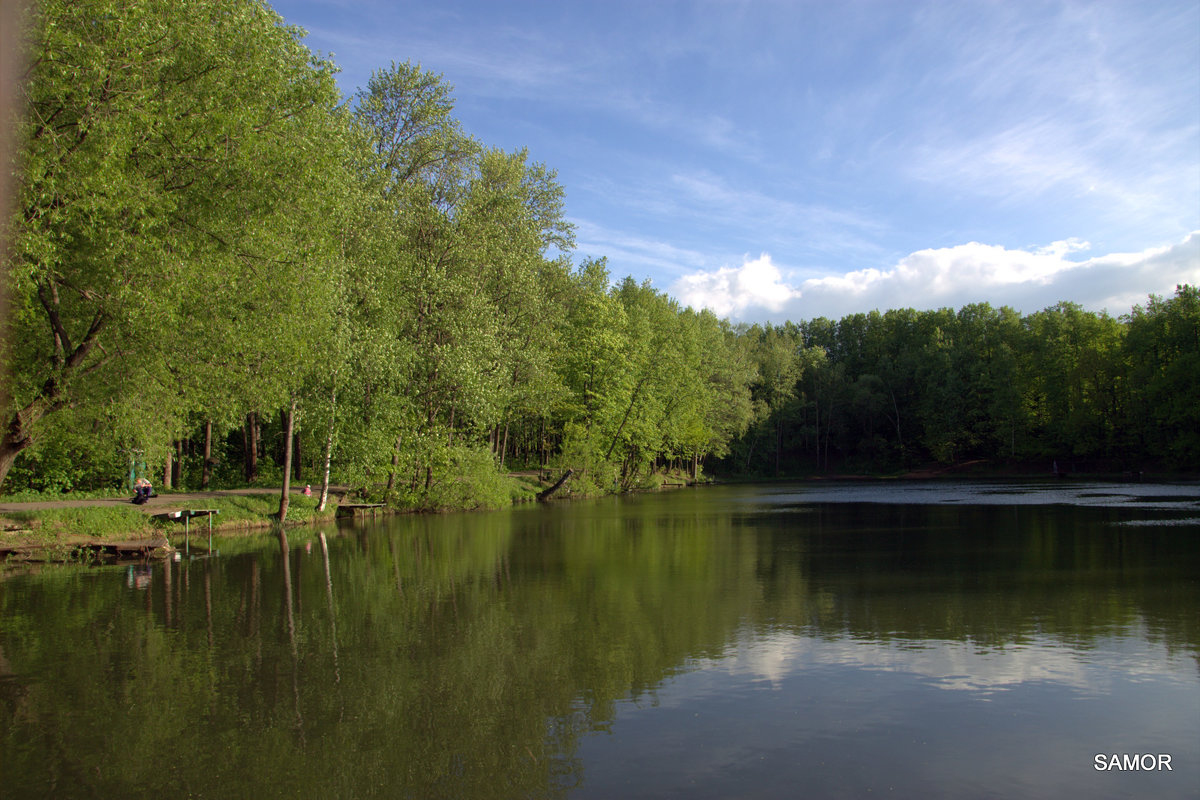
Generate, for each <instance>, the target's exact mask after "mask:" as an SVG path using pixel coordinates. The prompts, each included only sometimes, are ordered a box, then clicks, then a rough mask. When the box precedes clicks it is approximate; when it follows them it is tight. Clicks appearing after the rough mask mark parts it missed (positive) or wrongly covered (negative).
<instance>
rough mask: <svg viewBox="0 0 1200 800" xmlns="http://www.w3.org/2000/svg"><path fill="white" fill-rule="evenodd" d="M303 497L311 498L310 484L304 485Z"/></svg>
mask: <svg viewBox="0 0 1200 800" xmlns="http://www.w3.org/2000/svg"><path fill="white" fill-rule="evenodd" d="M304 496H305V497H312V484H308V483H306V484H304Z"/></svg>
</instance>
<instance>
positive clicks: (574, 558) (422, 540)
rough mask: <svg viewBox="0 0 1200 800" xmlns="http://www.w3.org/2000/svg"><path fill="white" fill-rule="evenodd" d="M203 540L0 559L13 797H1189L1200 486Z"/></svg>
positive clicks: (862, 497) (1013, 488)
mask: <svg viewBox="0 0 1200 800" xmlns="http://www.w3.org/2000/svg"><path fill="white" fill-rule="evenodd" d="M195 542H196V540H195V539H193V544H195ZM215 544H216V547H217V548H218V549H219V551H220V552H219V555H216V556H213V557H211V558H195V559H191V560H183V561H181V562H178V563H157V564H153V565H151V566H149V567H138V566H118V567H100V568H90V569H89V568H78V567H70V568H67V567H58V568H43V569H40V570H37V571H32V572H19V573H11V572H10V573H9V574H8V575H7V577H6V578H4V579H3V580H0V735H2V737H3V738H2V739H0V796H2V797H4V798H24V797H38V798H41V797H155V798H162V797H221V798H224V797H253V798H256V799H257V798H268V797H288V798H292V797H312V798H358V797H389V798H390V797H411V798H443V797H444V798H506V797H514V798H517V797H534V798H538V797H569V798H606V799H608V798H627V797H646V798H662V797H681V798H738V797H743V798H796V797H863V796H867V795H875V794H887V793H890V794H891V795H892V796H897V797H947V798H951V797H952V798H970V797H1023V798H1038V797H1047V798H1050V797H1066V796H1080V797H1088V798H1108V797H1114V798H1115V797H1155V798H1176V797H1197V796H1198V795H1200V489H1198V487H1197V486H1195V485H1186V486H1182V485H1158V484H1136V485H1118V484H1087V485H1085V484H1066V483H1055V484H1049V483H1039V484H1014V483H1004V484H978V483H972V484H965V485H964V484H948V483H894V484H893V483H886V484H880V483H861V484H824V483H818V484H796V485H772V486H768V487H763V486H755V487H748V486H738V487H707V488H698V489H683V490H678V491H675V492H671V493H666V494H657V495H642V496H636V497H630V498H615V499H614V498H610V499H606V500H601V501H597V502H574V503H564V504H559V505H554V506H550V507H531V508H522V509H516V510H513V511H511V512H502V513H492V514H456V515H446V516H437V517H418V518H398V519H388V520H386V521H380V522H379V523H378V524H372V523H369V522H367V523H361V524H356V525H352V526H347V527H339V528H333V527H329V528H326V529H325V530H323V531H319V530H318V529H311V530H307V529H306V530H295V531H289V532H288V534H287V540H286V542H282V543H281V541H280V539H279V537H278V535H276V534H262V535H258V536H254V537H250V538H223V539H218V540H217V541H216V543H215ZM195 553H196V548H193V555H195ZM1113 754H1117V755H1118V756H1124V755H1130V756H1133V755H1145V754H1151V755H1153V756H1154V759H1151V761H1146V760H1145V759H1139V760H1138V764H1139V766H1142V765H1144V764H1145V765H1148V764H1150V763H1153V764H1154V765H1156V766H1157V765H1159V764H1163V763H1164V762H1163V761H1162V760H1161V759H1159V758H1158V756H1159V755H1160V754H1161V755H1165V756H1168V757H1169V760H1168V761H1167V762H1165V763H1166V764H1167V765H1169V766H1170V767H1171V769H1169V770H1167V769H1158V770H1153V771H1142V770H1140V769H1139V770H1136V771H1133V770H1128V771H1126V770H1103V771H1101V770H1098V769H1097V768H1096V767H1097V756H1098V755H1099V756H1102V758H1101V762H1102V763H1105V764H1107V763H1110V760H1111V757H1112V755H1113Z"/></svg>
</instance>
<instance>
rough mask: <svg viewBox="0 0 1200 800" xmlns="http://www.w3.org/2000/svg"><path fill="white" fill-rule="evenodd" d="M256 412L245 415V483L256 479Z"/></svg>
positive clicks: (257, 437)
mask: <svg viewBox="0 0 1200 800" xmlns="http://www.w3.org/2000/svg"><path fill="white" fill-rule="evenodd" d="M258 439H259V436H258V414H256V413H255V412H253V411H251V412H250V413H249V414H247V415H246V434H245V442H246V470H245V473H246V483H254V482H255V481H256V480H258Z"/></svg>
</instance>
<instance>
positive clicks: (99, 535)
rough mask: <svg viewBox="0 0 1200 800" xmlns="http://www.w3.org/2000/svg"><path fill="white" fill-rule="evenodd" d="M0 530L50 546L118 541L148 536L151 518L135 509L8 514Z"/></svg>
mask: <svg viewBox="0 0 1200 800" xmlns="http://www.w3.org/2000/svg"><path fill="white" fill-rule="evenodd" d="M0 529H4V530H6V531H13V530H16V531H18V532H20V533H22V534H24V536H25V538H27V539H28V540H29V541H31V542H35V543H36V542H42V541H44V542H45V543H46V544H50V543H53V542H54V541H56V540H60V539H63V538H64V537H84V538H88V539H118V538H122V537H138V536H148V535H150V534H152V533H153V532H154V529H153V527H152V526H151V523H150V518H149V517H148V516H147V515H146V514H143V513H142V512H141V511H140V510H138V509H136V508H132V507H129V508H126V507H120V506H118V507H115V508H114V507H111V506H105V507H95V508H93V507H84V508H45V509H39V510H36V511H9V512H5V513H4V514H2V515H0Z"/></svg>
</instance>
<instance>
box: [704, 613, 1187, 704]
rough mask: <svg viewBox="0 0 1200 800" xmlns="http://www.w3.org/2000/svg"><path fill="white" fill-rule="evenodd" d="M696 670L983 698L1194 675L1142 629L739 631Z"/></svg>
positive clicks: (1092, 689) (775, 681) (775, 682)
mask: <svg viewBox="0 0 1200 800" xmlns="http://www.w3.org/2000/svg"><path fill="white" fill-rule="evenodd" d="M692 666H693V667H694V668H696V669H698V670H700V671H712V672H715V673H725V674H728V675H729V676H731V677H733V678H735V679H741V680H749V681H751V682H767V683H770V684H771V685H772V687H773V688H779V687H780V686H781V685H782V683H783V681H784V680H785V679H786V678H788V677H789V676H791V675H793V674H795V673H799V672H802V671H807V670H831V669H833V670H836V669H850V670H862V669H871V670H885V671H889V672H898V673H908V674H911V675H916V676H920V677H921V678H923V679H925V680H926V681H928V683H929V685H931V686H935V687H938V688H941V689H948V690H965V691H972V692H978V693H981V694H983V695H986V694H989V693H992V692H996V691H1003V690H1005V689H1009V688H1013V687H1015V686H1018V685H1021V684H1026V683H1053V684H1058V685H1060V686H1065V687H1069V688H1072V689H1077V690H1080V691H1084V692H1089V693H1104V692H1106V691H1109V690H1110V689H1111V684H1112V679H1113V677H1114V675H1116V674H1119V675H1121V676H1122V677H1123V678H1124V679H1126V680H1128V679H1130V678H1132V679H1135V680H1136V679H1138V678H1139V677H1141V678H1152V679H1156V680H1161V679H1168V680H1170V679H1178V680H1180V681H1184V682H1187V681H1190V680H1192V679H1193V678H1194V676H1193V672H1194V669H1195V665H1194V663H1193V662H1192V660H1191V659H1189V658H1188V657H1186V656H1181V655H1177V654H1173V653H1171V652H1170V651H1169V650H1168V649H1167V647H1166V646H1164V645H1163V644H1162V643H1160V642H1154V641H1149V640H1148V639H1147V638H1146V631H1145V630H1144V629H1142V628H1140V627H1139V628H1132V629H1126V630H1124V631H1123V632H1122V633H1120V634H1117V635H1114V636H1109V637H1103V638H1102V639H1098V640H1097V641H1095V642H1091V643H1089V644H1088V645H1087V646H1086V647H1083V648H1081V647H1077V646H1074V645H1072V644H1071V643H1068V642H1064V641H1062V640H1060V639H1055V638H1053V637H1049V636H1035V637H1031V638H1030V639H1029V640H1027V641H1024V642H1020V643H1016V644H1012V645H1008V646H1005V647H985V646H982V645H978V644H975V643H972V642H970V641H965V642H964V641H950V640H941V639H931V640H923V641H914V640H911V639H896V640H878V639H858V638H854V637H851V636H844V635H843V636H837V637H834V638H827V637H813V636H807V635H800V634H793V633H788V632H781V631H773V632H769V633H766V634H761V633H760V634H755V633H754V632H752V631H748V630H743V631H742V633H741V634H740V635H739V636H738V638H737V640H736V642H735V643H734V644H733V646H732V647H731V650H730V652H729V655H727V656H726V657H724V658H720V659H703V660H699V661H696V662H694V663H693V665H692Z"/></svg>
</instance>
